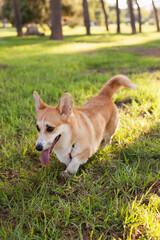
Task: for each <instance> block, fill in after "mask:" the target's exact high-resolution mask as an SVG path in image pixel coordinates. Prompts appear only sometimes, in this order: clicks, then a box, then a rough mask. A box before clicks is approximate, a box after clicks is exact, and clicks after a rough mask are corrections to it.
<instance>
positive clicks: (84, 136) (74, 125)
mask: <svg viewBox="0 0 160 240" xmlns="http://www.w3.org/2000/svg"><path fill="white" fill-rule="evenodd" d="M121 86H125V87H128V88H136V85H134V84H132V82H131V81H130V80H129V79H128V78H127V77H126V76H123V75H117V76H115V77H113V78H111V79H110V80H109V81H108V82H107V83H106V84H105V86H104V87H103V88H102V89H101V91H100V93H99V95H98V96H96V97H93V98H92V99H90V100H89V101H88V102H86V104H85V105H84V106H83V107H81V108H75V107H74V106H73V100H72V96H71V95H70V94H69V93H65V94H64V95H63V96H62V97H61V98H60V100H59V103H58V105H57V107H51V106H48V105H46V104H45V103H44V102H43V101H42V100H41V99H40V97H39V95H38V94H37V92H34V100H35V104H36V110H37V115H36V119H37V123H38V124H39V127H40V129H41V130H40V133H39V140H38V141H39V142H40V141H41V143H42V144H43V149H44V150H46V149H47V148H49V147H50V146H51V145H52V143H53V141H54V139H55V137H56V136H57V135H58V134H61V137H60V139H59V141H58V142H57V143H56V145H55V146H54V149H53V151H54V152H55V153H56V155H57V157H58V158H59V160H60V161H61V162H63V163H65V164H66V166H67V169H66V170H65V174H67V173H68V172H70V173H76V172H77V170H78V168H79V166H80V165H81V164H83V163H85V162H86V161H87V160H88V158H89V157H91V156H92V155H93V154H94V153H95V152H96V151H97V149H98V147H99V145H100V143H101V141H102V140H103V139H104V140H105V143H106V144H107V143H110V141H111V139H112V137H113V135H114V134H115V131H116V128H117V125H118V110H117V107H116V105H115V104H114V103H113V102H112V95H113V94H114V92H115V91H117V90H119V88H120V87H121ZM47 124H49V125H50V126H52V127H54V128H55V130H54V131H53V132H52V133H48V132H46V130H45V128H46V125H47ZM73 144H74V148H73V149H72V145H73ZM69 153H71V155H72V159H70V158H69Z"/></svg>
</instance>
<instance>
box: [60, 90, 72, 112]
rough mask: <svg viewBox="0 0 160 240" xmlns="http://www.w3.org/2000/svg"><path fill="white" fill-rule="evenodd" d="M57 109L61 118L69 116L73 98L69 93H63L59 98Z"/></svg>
mask: <svg viewBox="0 0 160 240" xmlns="http://www.w3.org/2000/svg"><path fill="white" fill-rule="evenodd" d="M57 109H58V111H59V113H60V115H61V116H62V117H66V116H69V115H70V114H71V113H72V111H73V98H72V96H71V94H70V93H64V94H63V96H62V97H61V98H60V100H59V102H58V105H57Z"/></svg>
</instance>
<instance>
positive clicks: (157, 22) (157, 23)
mask: <svg viewBox="0 0 160 240" xmlns="http://www.w3.org/2000/svg"><path fill="white" fill-rule="evenodd" d="M152 5H153V9H154V15H155V20H156V26H157V32H159V30H160V28H159V19H158V11H157V8H156V6H155V4H154V1H153V0H152Z"/></svg>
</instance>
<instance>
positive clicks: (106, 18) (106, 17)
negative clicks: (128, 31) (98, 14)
mask: <svg viewBox="0 0 160 240" xmlns="http://www.w3.org/2000/svg"><path fill="white" fill-rule="evenodd" d="M100 1H101V5H102V10H103V13H104V17H105V25H106V30H107V31H109V26H108V14H107V12H106V9H105V5H104V1H103V0H100Z"/></svg>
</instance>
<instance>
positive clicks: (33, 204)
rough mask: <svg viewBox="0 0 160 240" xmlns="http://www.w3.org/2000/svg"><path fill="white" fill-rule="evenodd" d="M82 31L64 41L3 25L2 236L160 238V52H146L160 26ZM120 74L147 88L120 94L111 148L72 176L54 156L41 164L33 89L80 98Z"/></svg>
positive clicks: (52, 97)
mask: <svg viewBox="0 0 160 240" xmlns="http://www.w3.org/2000/svg"><path fill="white" fill-rule="evenodd" d="M1 31H2V30H1ZM76 31H77V32H78V30H75V34H76V35H74V36H73V35H70V34H69V33H68V32H67V33H66V35H65V38H64V41H63V42H53V41H50V40H49V39H48V37H23V38H17V37H15V32H14V31H2V36H3V37H2V38H1V41H0V56H1V57H0V116H1V117H0V119H1V133H0V224H1V227H0V239H6V240H7V239H12V240H17V239H19V240H22V239H27V240H28V239H34V240H38V239H42V240H44V239H47V240H48V239H57V240H64V239H65V240H75V239H80V240H82V239H84V240H88V239H92V240H96V239H97V240H98V239H99V240H100V239H113V238H115V239H118V237H119V239H128V240H129V239H140V238H141V239H158V238H159V236H160V228H159V210H160V200H159V199H160V198H159V196H160V193H159V191H160V190H159V188H160V181H159V178H160V172H159V168H160V161H159V158H160V147H159V146H160V101H159V98H160V97H159V96H160V81H159V80H160V58H158V57H156V56H155V55H154V54H153V55H152V54H150V55H144V52H145V50H149V51H150V52H152V51H153V52H157V51H159V46H160V40H159V39H160V33H155V32H145V33H143V34H139V35H137V36H131V35H129V34H128V33H125V34H120V35H117V34H114V33H107V34H105V33H104V32H103V33H97V34H96V33H94V34H93V35H92V36H89V37H87V36H83V35H81V32H80V33H79V34H77V32H76ZM142 50H143V54H142ZM119 73H123V74H126V75H127V76H129V77H130V78H131V79H132V81H133V82H134V83H136V84H138V86H139V88H138V89H136V90H128V89H124V88H123V89H121V91H120V92H119V93H117V94H115V95H114V101H115V102H117V104H118V105H120V106H121V108H120V115H121V117H120V126H119V130H118V131H117V133H116V135H115V137H114V139H113V142H112V144H111V146H108V147H105V148H104V149H101V148H100V149H99V150H98V152H97V153H96V154H95V155H93V156H92V157H91V158H90V159H89V160H88V162H87V163H86V164H85V165H83V166H82V167H81V168H80V169H79V171H78V173H77V175H76V176H73V177H71V178H70V179H68V180H65V179H63V178H62V177H60V172H61V171H62V170H64V165H63V164H61V163H60V162H59V161H58V160H57V158H56V157H55V156H54V154H52V156H51V164H50V166H47V167H44V166H42V165H41V163H40V160H39V158H40V154H39V152H37V151H36V150H35V143H36V139H37V131H36V127H35V105H34V101H33V97H32V94H33V91H34V90H36V91H38V93H39V94H40V96H41V98H42V99H43V100H44V101H45V102H46V103H48V104H50V105H54V106H55V105H56V104H57V102H58V99H59V97H60V96H61V95H62V94H63V93H64V92H66V91H67V92H70V93H71V94H72V96H73V98H74V103H75V105H76V106H82V104H84V103H85V101H86V100H87V99H89V98H90V97H92V96H94V95H96V94H97V93H98V92H99V90H100V88H101V87H102V86H103V85H104V84H105V82H106V81H107V80H108V79H109V78H110V77H111V76H113V75H115V74H119ZM153 184H154V185H153Z"/></svg>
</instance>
